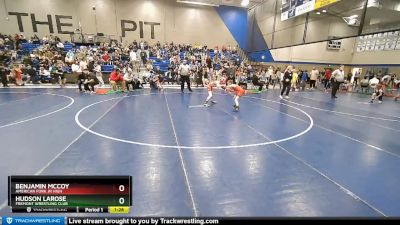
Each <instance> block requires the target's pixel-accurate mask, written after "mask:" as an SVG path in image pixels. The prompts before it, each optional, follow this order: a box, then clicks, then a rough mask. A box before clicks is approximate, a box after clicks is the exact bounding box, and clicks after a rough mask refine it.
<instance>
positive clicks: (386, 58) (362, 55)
mask: <svg viewBox="0 0 400 225" xmlns="http://www.w3.org/2000/svg"><path fill="white" fill-rule="evenodd" d="M351 63H352V64H400V50H394V51H373V52H355V53H354V55H353V58H352V60H351Z"/></svg>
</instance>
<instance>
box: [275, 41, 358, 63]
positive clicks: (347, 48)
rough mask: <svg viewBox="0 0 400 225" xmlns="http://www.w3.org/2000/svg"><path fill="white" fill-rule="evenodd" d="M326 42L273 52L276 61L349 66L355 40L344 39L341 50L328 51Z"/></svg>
mask: <svg viewBox="0 0 400 225" xmlns="http://www.w3.org/2000/svg"><path fill="white" fill-rule="evenodd" d="M326 46H327V44H326V42H320V43H314V44H307V45H300V46H294V47H288V48H280V49H274V50H271V53H272V56H273V57H274V60H275V61H298V62H319V63H332V64H341V63H344V64H349V63H351V61H352V57H353V55H352V53H353V49H354V39H353V38H349V39H344V40H343V41H342V48H341V49H340V50H328V49H327V48H326Z"/></svg>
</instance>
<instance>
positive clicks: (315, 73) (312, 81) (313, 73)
mask: <svg viewBox="0 0 400 225" xmlns="http://www.w3.org/2000/svg"><path fill="white" fill-rule="evenodd" d="M310 74H311V76H310V89H313V88H315V84H316V83H317V79H318V76H319V71H318V70H317V69H316V68H315V67H313V68H312V70H311V72H310Z"/></svg>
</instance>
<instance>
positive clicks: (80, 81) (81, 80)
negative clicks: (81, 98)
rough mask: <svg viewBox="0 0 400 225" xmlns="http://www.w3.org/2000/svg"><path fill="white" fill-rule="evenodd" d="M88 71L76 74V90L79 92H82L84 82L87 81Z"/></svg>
mask: <svg viewBox="0 0 400 225" xmlns="http://www.w3.org/2000/svg"><path fill="white" fill-rule="evenodd" d="M87 75H88V71H87V70H84V71H82V72H81V73H79V74H78V89H79V91H80V92H83V90H82V85H85V81H86V79H87Z"/></svg>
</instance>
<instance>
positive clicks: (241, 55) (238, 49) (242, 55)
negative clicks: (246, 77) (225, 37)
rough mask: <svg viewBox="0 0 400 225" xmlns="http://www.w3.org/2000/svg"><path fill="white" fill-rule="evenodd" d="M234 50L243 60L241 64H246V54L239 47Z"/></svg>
mask: <svg viewBox="0 0 400 225" xmlns="http://www.w3.org/2000/svg"><path fill="white" fill-rule="evenodd" d="M236 48H237V52H238V54H239V56H240V58H241V59H242V60H243V62H244V63H248V62H249V58H248V57H247V54H246V52H245V51H244V50H243V49H242V48H241V47H240V46H239V45H238V46H237V47H236Z"/></svg>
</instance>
